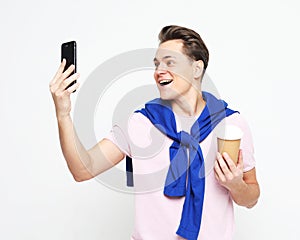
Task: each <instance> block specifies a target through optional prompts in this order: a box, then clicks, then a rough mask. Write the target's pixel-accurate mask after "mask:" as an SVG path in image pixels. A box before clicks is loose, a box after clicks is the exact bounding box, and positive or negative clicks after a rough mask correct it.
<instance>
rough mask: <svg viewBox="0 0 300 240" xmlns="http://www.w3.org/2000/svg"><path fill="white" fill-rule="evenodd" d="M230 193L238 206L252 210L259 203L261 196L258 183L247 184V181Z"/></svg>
mask: <svg viewBox="0 0 300 240" xmlns="http://www.w3.org/2000/svg"><path fill="white" fill-rule="evenodd" d="M229 192H230V195H231V197H232V199H233V201H234V202H235V203H236V204H238V205H240V206H245V207H247V208H252V207H253V206H254V205H255V204H256V203H257V201H258V198H259V195H260V190H259V185H258V184H257V183H246V182H245V181H242V182H241V183H240V184H238V186H235V187H234V188H233V189H230V190H229Z"/></svg>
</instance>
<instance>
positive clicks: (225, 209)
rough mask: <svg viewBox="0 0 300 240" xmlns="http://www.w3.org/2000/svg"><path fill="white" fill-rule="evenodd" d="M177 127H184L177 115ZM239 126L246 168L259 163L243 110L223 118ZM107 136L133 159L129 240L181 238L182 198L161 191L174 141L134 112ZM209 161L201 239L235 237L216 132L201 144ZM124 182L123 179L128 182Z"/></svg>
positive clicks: (227, 122) (206, 165)
mask: <svg viewBox="0 0 300 240" xmlns="http://www.w3.org/2000/svg"><path fill="white" fill-rule="evenodd" d="M176 123H177V131H180V130H182V126H181V124H180V121H178V118H177V117H176ZM224 123H226V124H234V125H236V126H238V127H239V128H241V130H242V131H243V133H244V134H243V137H242V140H241V147H240V148H241V149H242V150H243V159H244V171H245V172H246V171H249V170H251V169H252V168H254V167H255V160H254V156H253V152H254V151H253V144H252V137H251V133H250V130H249V127H248V125H247V123H246V122H245V120H244V119H243V118H242V116H241V115H240V114H237V113H235V114H233V115H231V116H229V117H227V118H225V119H224V120H223V121H222V122H221V123H220V124H219V125H218V126H221V125H222V124H224ZM107 139H109V140H111V141H112V142H113V143H115V144H116V145H117V146H118V147H119V148H120V149H121V151H122V152H124V153H125V154H126V155H129V156H130V157H132V159H133V171H134V188H135V226H134V231H133V233H132V237H131V240H178V239H183V238H181V237H179V236H178V235H177V234H176V231H177V229H178V226H179V223H180V219H181V213H182V207H183V203H184V197H180V198H170V197H167V196H165V195H164V194H163V187H164V181H165V178H166V174H167V171H168V167H169V164H170V159H169V147H170V146H171V144H172V142H173V141H172V140H171V139H169V138H168V137H166V136H165V135H164V134H162V133H161V132H160V131H158V130H157V128H155V127H154V126H153V125H152V123H151V122H150V121H149V120H148V119H147V118H146V117H145V116H144V115H142V114H141V113H134V114H133V115H132V116H131V117H130V119H129V120H128V122H127V123H126V124H124V125H122V123H121V124H117V125H114V127H113V129H112V131H111V132H110V134H109V135H108V136H107ZM200 146H201V149H202V153H203V157H204V159H205V174H206V176H205V177H206V180H205V195H204V203H203V212H202V221H201V228H200V233H199V237H198V239H201V240H220V239H222V240H232V238H233V232H234V212H233V201H232V199H231V197H230V194H229V193H228V190H227V189H225V188H224V187H222V186H221V185H220V184H219V183H218V182H217V180H216V178H215V176H214V162H215V159H216V153H217V137H216V134H215V131H213V132H211V133H210V134H209V135H208V137H207V138H206V139H205V140H204V141H202V142H201V143H200ZM124 184H125V183H124Z"/></svg>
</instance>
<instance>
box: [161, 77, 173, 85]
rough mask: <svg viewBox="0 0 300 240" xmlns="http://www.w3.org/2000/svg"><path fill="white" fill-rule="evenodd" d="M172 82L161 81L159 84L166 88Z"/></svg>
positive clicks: (169, 80) (170, 80)
mask: <svg viewBox="0 0 300 240" xmlns="http://www.w3.org/2000/svg"><path fill="white" fill-rule="evenodd" d="M171 82H173V80H172V79H164V80H161V81H160V82H159V84H160V85H161V86H166V85H168V84H170V83H171Z"/></svg>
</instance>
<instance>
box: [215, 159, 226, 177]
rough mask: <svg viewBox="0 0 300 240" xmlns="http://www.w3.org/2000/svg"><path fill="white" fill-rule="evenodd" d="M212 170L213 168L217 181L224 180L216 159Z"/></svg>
mask: <svg viewBox="0 0 300 240" xmlns="http://www.w3.org/2000/svg"><path fill="white" fill-rule="evenodd" d="M214 170H215V176H216V178H217V180H218V181H219V182H225V181H226V178H225V176H224V174H223V172H222V170H221V168H220V165H219V163H218V161H215V168H214Z"/></svg>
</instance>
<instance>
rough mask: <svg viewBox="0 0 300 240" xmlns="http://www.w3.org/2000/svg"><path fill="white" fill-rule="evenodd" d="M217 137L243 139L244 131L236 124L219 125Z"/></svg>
mask: <svg viewBox="0 0 300 240" xmlns="http://www.w3.org/2000/svg"><path fill="white" fill-rule="evenodd" d="M216 134H217V137H218V138H221V139H226V140H236V139H241V138H242V136H243V131H242V130H241V129H240V128H239V127H237V126H235V125H229V124H227V125H225V126H224V125H223V126H222V127H219V128H218V129H217V131H216Z"/></svg>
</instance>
